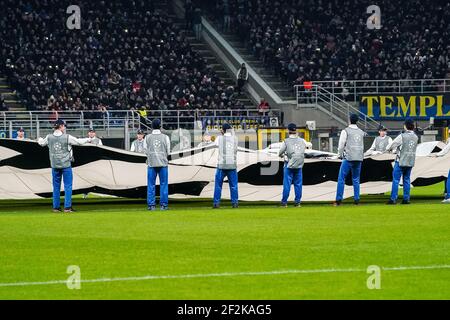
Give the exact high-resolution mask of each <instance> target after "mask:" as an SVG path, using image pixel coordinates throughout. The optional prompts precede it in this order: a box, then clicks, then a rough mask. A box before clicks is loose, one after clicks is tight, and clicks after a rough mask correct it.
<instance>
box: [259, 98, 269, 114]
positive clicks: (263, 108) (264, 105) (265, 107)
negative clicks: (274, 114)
mask: <svg viewBox="0 0 450 320" xmlns="http://www.w3.org/2000/svg"><path fill="white" fill-rule="evenodd" d="M269 109H270V106H269V103H268V102H267V101H266V100H265V99H264V98H261V100H260V102H259V105H258V112H259V114H260V115H264V114H265V113H267V111H269Z"/></svg>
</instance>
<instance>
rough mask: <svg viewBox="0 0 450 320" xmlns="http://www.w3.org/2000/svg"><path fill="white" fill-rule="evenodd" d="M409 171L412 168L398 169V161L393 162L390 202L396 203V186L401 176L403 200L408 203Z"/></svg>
mask: <svg viewBox="0 0 450 320" xmlns="http://www.w3.org/2000/svg"><path fill="white" fill-rule="evenodd" d="M411 171H412V167H400V165H399V164H398V161H395V165H394V171H393V172H392V191H391V200H392V201H397V198H398V185H399V184H400V179H401V178H402V176H403V200H405V201H409V199H410V194H411Z"/></svg>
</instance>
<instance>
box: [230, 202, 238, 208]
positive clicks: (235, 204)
mask: <svg viewBox="0 0 450 320" xmlns="http://www.w3.org/2000/svg"><path fill="white" fill-rule="evenodd" d="M231 207H232V208H233V209H236V208H239V205H238V204H237V203H233V204H232V205H231Z"/></svg>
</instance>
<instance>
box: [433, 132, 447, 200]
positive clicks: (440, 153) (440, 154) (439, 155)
mask: <svg viewBox="0 0 450 320" xmlns="http://www.w3.org/2000/svg"><path fill="white" fill-rule="evenodd" d="M448 133H449V136H450V129H449V130H448ZM446 144H447V145H446V146H445V148H444V149H442V150H441V151H440V152H438V153H436V154H433V155H432V156H434V157H443V156H445V155H446V154H448V153H449V152H450V137H449V138H448V139H447V142H446ZM444 194H445V197H444V200H443V201H442V203H446V204H450V167H449V170H448V176H447V181H446V183H445V190H444Z"/></svg>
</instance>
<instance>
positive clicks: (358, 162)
mask: <svg viewBox="0 0 450 320" xmlns="http://www.w3.org/2000/svg"><path fill="white" fill-rule="evenodd" d="M358 120H359V117H358V115H357V114H352V115H350V125H349V126H348V127H347V128H345V129H344V130H342V132H341V136H340V138H339V147H338V154H339V158H340V159H342V163H341V168H340V169H339V176H338V183H337V191H336V201H335V202H334V206H339V205H341V203H342V199H343V198H344V187H345V179H346V178H347V176H348V174H349V173H350V171H351V173H352V182H353V200H354V203H355V204H359V198H360V186H359V179H360V175H361V166H362V162H363V160H364V137H365V136H366V133H365V132H364V131H362V130H361V129H359V128H358V126H357V125H356V124H357V123H358Z"/></svg>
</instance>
